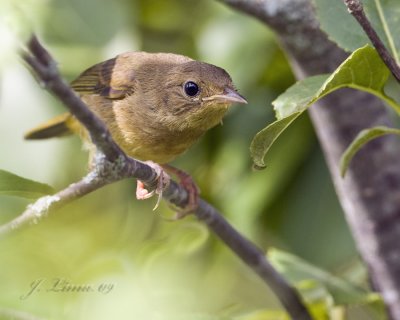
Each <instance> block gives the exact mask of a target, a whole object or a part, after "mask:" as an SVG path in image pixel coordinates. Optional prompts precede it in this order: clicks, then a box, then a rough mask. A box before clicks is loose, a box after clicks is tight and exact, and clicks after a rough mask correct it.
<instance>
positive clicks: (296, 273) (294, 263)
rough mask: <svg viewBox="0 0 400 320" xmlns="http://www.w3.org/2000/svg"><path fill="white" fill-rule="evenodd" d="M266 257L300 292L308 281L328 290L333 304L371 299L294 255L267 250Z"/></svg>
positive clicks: (369, 295) (368, 295) (360, 290)
mask: <svg viewBox="0 0 400 320" xmlns="http://www.w3.org/2000/svg"><path fill="white" fill-rule="evenodd" d="M267 255H268V259H269V260H270V261H271V263H272V265H273V266H274V267H275V268H276V269H277V270H278V271H279V272H280V273H282V274H283V276H284V277H285V278H286V279H287V280H288V281H289V282H290V283H292V284H293V285H297V286H300V290H301V283H303V284H307V283H309V281H310V280H314V281H316V282H317V283H319V284H322V285H323V286H324V287H325V288H326V289H327V290H328V292H329V293H330V294H331V296H332V297H333V299H334V302H335V304H351V303H365V302H368V301H369V300H370V299H371V294H370V293H369V292H367V291H365V290H364V289H362V288H359V287H358V286H356V285H353V284H351V283H349V282H347V281H345V280H343V279H341V278H339V277H336V276H334V275H332V274H331V273H329V272H327V271H325V270H322V269H320V268H318V267H316V266H314V265H312V264H310V263H308V262H306V261H304V260H303V259H300V258H299V257H297V256H295V255H292V254H290V253H287V252H284V251H280V250H278V249H270V250H268V254H267ZM307 286H309V285H307ZM306 289H307V288H306Z"/></svg>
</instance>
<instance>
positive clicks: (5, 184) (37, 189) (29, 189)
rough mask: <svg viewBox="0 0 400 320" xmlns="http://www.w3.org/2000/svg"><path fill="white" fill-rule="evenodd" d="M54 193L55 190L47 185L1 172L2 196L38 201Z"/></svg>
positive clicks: (0, 185)
mask: <svg viewBox="0 0 400 320" xmlns="http://www.w3.org/2000/svg"><path fill="white" fill-rule="evenodd" d="M53 193H54V189H53V188H52V187H50V186H49V185H47V184H44V183H40V182H36V181H33V180H29V179H25V178H22V177H20V176H17V175H15V174H13V173H11V172H8V171H4V170H0V195H8V196H17V197H21V198H28V199H37V198H39V197H41V196H44V195H48V194H53Z"/></svg>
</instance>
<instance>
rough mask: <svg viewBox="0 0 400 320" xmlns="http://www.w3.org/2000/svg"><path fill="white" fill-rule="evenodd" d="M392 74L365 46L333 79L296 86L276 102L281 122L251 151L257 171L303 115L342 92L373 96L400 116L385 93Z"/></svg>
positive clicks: (258, 139) (258, 137)
mask: <svg viewBox="0 0 400 320" xmlns="http://www.w3.org/2000/svg"><path fill="white" fill-rule="evenodd" d="M389 74H390V72H389V70H388V69H387V67H386V65H385V64H384V63H383V62H382V60H381V58H380V57H379V55H378V54H377V52H376V51H375V49H374V48H372V47H370V46H365V47H363V48H360V49H358V50H356V51H354V52H353V54H351V55H350V56H349V57H348V58H347V59H346V60H345V61H344V62H343V63H342V64H341V65H340V66H339V67H338V68H337V69H336V70H335V72H333V73H332V74H331V75H318V76H314V77H310V78H307V79H305V80H302V81H299V82H297V83H296V84H294V85H293V86H292V87H290V88H289V89H288V90H287V91H286V92H284V93H283V94H282V95H280V96H279V97H278V98H277V99H276V100H275V101H274V102H272V104H273V105H274V109H275V112H276V117H277V119H278V120H277V121H276V122H274V123H272V124H270V125H269V126H268V127H266V128H265V129H263V130H262V131H260V132H259V133H258V134H257V135H256V136H255V138H254V139H253V141H252V143H251V147H250V151H251V156H252V158H253V161H254V164H255V167H256V168H262V167H265V164H264V160H263V158H264V156H265V154H266V153H267V152H268V150H269V149H270V147H271V145H272V144H273V143H274V142H275V140H276V139H277V138H278V136H279V135H280V134H281V133H282V132H283V131H284V130H285V129H286V128H287V127H288V126H289V125H290V124H291V123H292V122H293V121H294V120H295V119H296V118H297V117H298V116H299V115H300V114H301V113H302V112H304V111H305V110H306V109H307V108H308V107H309V106H311V105H312V104H313V103H315V102H316V101H318V100H319V99H321V98H322V97H324V96H326V95H327V94H329V93H331V92H333V91H335V90H338V89H340V88H344V87H348V88H354V89H358V90H362V91H366V92H369V93H372V94H374V95H376V96H377V97H379V98H381V99H382V100H384V101H386V102H387V103H388V104H389V106H391V107H392V108H393V109H394V110H395V111H396V112H397V113H399V114H400V106H399V105H398V104H397V103H396V102H395V101H394V100H393V99H392V98H391V97H389V96H387V95H386V94H385V92H384V86H385V84H386V81H387V80H388V77H389Z"/></svg>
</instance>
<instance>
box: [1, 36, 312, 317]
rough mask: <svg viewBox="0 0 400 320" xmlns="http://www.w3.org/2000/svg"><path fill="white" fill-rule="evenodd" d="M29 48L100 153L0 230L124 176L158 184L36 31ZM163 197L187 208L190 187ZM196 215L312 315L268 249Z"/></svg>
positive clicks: (28, 56)
mask: <svg viewBox="0 0 400 320" xmlns="http://www.w3.org/2000/svg"><path fill="white" fill-rule="evenodd" d="M28 50H29V52H24V53H23V54H22V56H23V59H24V60H25V61H26V62H27V63H28V64H29V65H30V66H31V68H32V70H33V72H34V74H35V75H36V76H37V77H38V78H39V79H40V80H41V81H42V82H43V84H44V85H45V87H46V88H47V90H48V91H50V92H51V93H53V94H54V95H55V96H57V97H58V98H59V99H60V100H61V101H62V102H63V103H64V104H65V105H66V106H67V108H68V109H69V110H70V111H71V113H72V114H73V115H74V116H75V117H76V118H78V119H79V120H80V121H81V123H82V124H83V125H84V126H85V127H86V129H87V130H88V131H89V132H90V135H91V138H92V142H93V143H94V144H95V145H96V146H97V149H98V154H97V155H96V159H95V167H94V169H93V170H92V171H91V172H90V173H89V174H88V175H87V176H86V177H84V178H83V179H82V180H80V181H79V182H77V183H74V184H71V185H70V186H68V187H67V188H65V189H64V190H61V191H60V192H58V193H57V194H55V195H51V196H46V197H42V198H40V199H38V200H37V201H36V202H35V203H33V204H31V205H29V206H28V208H27V209H26V210H25V212H24V213H22V214H21V215H20V216H18V217H17V218H16V219H14V220H13V221H11V222H9V223H8V224H6V225H3V226H2V227H0V234H6V233H8V232H10V231H11V230H14V229H16V228H19V227H21V226H23V225H26V224H28V223H32V222H37V221H38V220H39V219H40V218H42V217H44V216H45V215H46V214H49V213H51V212H53V211H54V210H55V209H58V208H60V207H61V206H63V205H65V204H67V203H69V202H71V201H72V200H74V199H77V198H80V197H82V196H84V195H86V194H88V193H90V192H92V191H94V190H97V189H99V188H101V187H103V186H104V185H107V184H109V183H112V182H115V181H118V180H121V179H125V178H136V179H140V180H141V181H143V182H144V183H145V184H146V185H148V186H153V187H154V186H155V182H156V180H157V174H156V172H155V171H154V170H153V169H152V168H151V167H149V166H148V165H146V164H144V163H142V162H140V161H136V160H135V159H132V158H130V157H128V156H127V155H126V154H124V152H123V151H122V150H121V149H120V148H119V147H118V145H117V144H116V143H115V142H114V141H113V139H112V137H111V135H110V133H109V131H108V130H107V128H106V127H105V125H104V124H103V122H102V121H101V120H100V119H99V118H97V117H96V116H95V115H94V114H93V113H92V112H91V111H90V110H89V109H88V107H87V106H86V105H85V104H84V103H83V102H82V100H81V99H80V98H79V97H78V96H77V95H76V94H75V93H74V92H73V90H72V89H71V88H70V87H69V86H68V85H67V84H66V83H65V82H64V81H63V80H62V78H61V77H60V75H59V73H58V70H57V68H56V64H55V62H54V60H53V59H52V57H51V56H50V54H49V53H48V52H47V51H46V50H45V49H44V48H43V46H42V45H41V44H40V43H39V41H38V40H37V38H36V37H35V36H32V38H31V40H30V41H29V45H28ZM163 197H164V198H165V199H166V200H168V201H169V202H171V203H173V204H175V205H177V206H179V207H184V206H185V205H186V203H187V201H188V195H187V192H186V191H185V189H183V188H182V187H181V186H180V185H178V184H177V183H176V182H174V181H171V183H170V184H169V186H168V187H167V189H166V190H164V192H163ZM194 214H195V215H196V217H197V218H198V219H199V220H201V221H203V222H204V223H205V224H206V225H207V226H208V227H209V228H210V229H211V230H212V231H213V232H214V233H215V235H216V236H217V237H219V238H220V239H221V240H222V241H223V242H225V244H226V245H227V246H228V247H229V248H230V249H231V250H232V251H233V252H234V253H235V254H236V255H237V256H238V257H240V258H241V259H242V261H243V262H244V263H246V264H247V265H248V266H249V267H250V268H251V269H252V270H253V271H254V272H256V273H257V274H258V275H259V276H260V277H261V279H262V280H263V281H264V282H265V283H266V284H267V285H269V286H270V287H271V289H272V290H273V291H274V292H275V294H276V295H277V297H278V298H279V300H280V301H281V303H282V305H283V306H284V308H285V309H286V310H287V312H288V314H289V315H290V316H291V317H292V318H293V319H296V320H311V319H312V318H311V316H310V314H309V313H308V311H307V309H306V307H305V305H304V304H303V302H302V301H301V298H300V296H299V294H298V293H297V291H296V290H295V289H294V288H293V287H291V286H290V285H289V284H288V283H287V282H286V280H285V279H284V278H283V277H282V276H281V275H280V274H279V273H278V272H277V271H276V270H275V269H274V268H273V267H272V265H271V264H270V263H269V262H268V261H267V260H266V257H265V255H264V252H263V251H262V250H261V249H259V248H258V247H257V246H256V245H254V244H253V243H252V242H250V241H249V240H247V239H246V238H245V237H243V236H242V235H241V234H240V233H239V232H238V231H236V230H235V229H234V228H233V227H232V226H231V225H230V224H229V223H228V222H227V221H226V220H225V219H224V218H223V216H222V215H221V214H220V213H219V212H218V211H217V210H216V209H215V208H214V207H212V206H211V205H210V204H208V203H207V202H205V201H204V200H200V202H199V206H198V209H197V210H196V212H195V213H194Z"/></svg>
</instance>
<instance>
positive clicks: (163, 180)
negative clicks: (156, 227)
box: [136, 161, 170, 210]
mask: <svg viewBox="0 0 400 320" xmlns="http://www.w3.org/2000/svg"><path fill="white" fill-rule="evenodd" d="M145 163H146V164H147V165H148V166H150V167H152V168H153V169H154V170H155V171H156V173H157V187H156V189H154V190H153V191H150V192H149V191H148V190H147V189H146V186H145V185H144V183H143V182H142V181H140V180H138V181H137V186H136V199H138V200H145V199H148V198H151V197H152V196H153V195H154V194H158V199H157V203H156V205H155V207H154V208H153V210H155V209H157V208H158V205H159V204H160V201H161V198H162V193H163V190H164V188H166V187H167V186H168V185H169V181H170V177H169V175H168V174H167V173H166V172H165V170H164V169H163V168H162V167H161V166H160V165H158V164H157V163H154V162H153V161H146V162H145Z"/></svg>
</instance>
